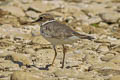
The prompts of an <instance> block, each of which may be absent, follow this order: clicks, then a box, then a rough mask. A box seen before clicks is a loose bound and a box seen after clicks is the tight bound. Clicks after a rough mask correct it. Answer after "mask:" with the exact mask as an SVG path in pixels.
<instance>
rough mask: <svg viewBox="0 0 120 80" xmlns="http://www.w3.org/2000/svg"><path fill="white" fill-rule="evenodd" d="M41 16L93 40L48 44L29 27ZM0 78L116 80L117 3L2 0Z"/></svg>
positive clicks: (119, 73)
mask: <svg viewBox="0 0 120 80" xmlns="http://www.w3.org/2000/svg"><path fill="white" fill-rule="evenodd" d="M42 13H50V14H53V15H54V16H55V19H56V20H58V21H61V22H63V23H65V24H67V25H69V26H70V27H71V28H72V29H74V30H75V31H77V32H85V33H88V34H91V35H93V36H95V37H96V39H95V40H94V41H89V40H79V41H77V42H76V43H73V44H72V45H66V47H67V53H66V60H65V68H64V69H61V68H60V67H61V61H62V57H63V54H62V47H61V46H57V52H58V56H57V58H56V61H55V64H54V66H52V67H48V64H51V62H52V60H53V57H54V50H53V49H52V45H51V44H50V43H49V42H47V41H46V40H45V39H44V38H43V37H42V36H36V37H33V36H32V35H31V32H33V33H35V34H40V32H39V30H40V27H39V25H38V24H31V23H30V22H31V21H34V20H36V19H37V18H38V16H39V15H40V14H42ZM0 80H120V0H0Z"/></svg>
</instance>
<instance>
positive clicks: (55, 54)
mask: <svg viewBox="0 0 120 80" xmlns="http://www.w3.org/2000/svg"><path fill="white" fill-rule="evenodd" d="M53 48H54V51H55V56H54V58H53V61H52V64H51V66H52V65H53V64H54V61H55V58H56V56H57V51H56V47H55V45H53Z"/></svg>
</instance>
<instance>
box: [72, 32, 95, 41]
mask: <svg viewBox="0 0 120 80" xmlns="http://www.w3.org/2000/svg"><path fill="white" fill-rule="evenodd" d="M74 35H75V36H78V37H79V38H80V39H88V40H93V39H95V37H93V36H90V35H89V34H85V33H84V34H83V33H78V32H74Z"/></svg>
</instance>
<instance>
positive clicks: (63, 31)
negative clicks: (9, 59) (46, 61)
mask: <svg viewBox="0 0 120 80" xmlns="http://www.w3.org/2000/svg"><path fill="white" fill-rule="evenodd" d="M36 22H37V23H39V24H40V34H41V35H42V36H43V37H44V38H45V39H46V40H47V41H49V42H50V43H51V44H52V45H53V48H54V51H55V56H54V58H53V61H52V64H51V66H52V65H53V64H54V61H55V58H56V56H57V51H56V45H62V46H63V61H62V67H61V68H63V67H64V61H65V54H66V48H65V46H64V44H72V43H73V42H75V41H77V40H79V39H89V40H92V39H94V37H92V36H90V35H88V34H82V33H78V32H75V31H74V30H72V29H71V28H70V27H69V26H67V25H66V24H62V23H61V22H59V21H56V20H55V19H54V17H53V15H51V14H47V13H45V14H41V15H40V16H39V18H38V19H37V20H35V21H33V22H32V23H36ZM33 36H35V35H34V34H33Z"/></svg>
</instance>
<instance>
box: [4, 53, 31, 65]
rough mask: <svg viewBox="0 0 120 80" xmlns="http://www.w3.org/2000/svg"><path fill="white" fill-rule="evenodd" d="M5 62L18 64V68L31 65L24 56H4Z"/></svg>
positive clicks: (14, 54)
mask: <svg viewBox="0 0 120 80" xmlns="http://www.w3.org/2000/svg"><path fill="white" fill-rule="evenodd" d="M6 59H7V60H12V61H13V62H17V63H19V65H20V66H23V65H32V64H33V63H32V61H31V60H30V59H29V58H28V57H27V55H25V54H19V53H13V54H10V55H8V56H6Z"/></svg>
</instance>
